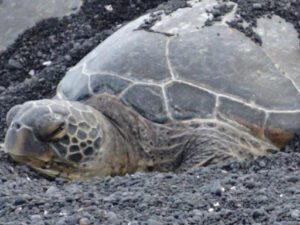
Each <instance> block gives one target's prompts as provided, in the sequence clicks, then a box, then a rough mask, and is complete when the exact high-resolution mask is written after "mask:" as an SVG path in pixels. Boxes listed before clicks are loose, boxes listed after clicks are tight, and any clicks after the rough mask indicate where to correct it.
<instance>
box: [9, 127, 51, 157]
mask: <svg viewBox="0 0 300 225" xmlns="http://www.w3.org/2000/svg"><path fill="white" fill-rule="evenodd" d="M4 149H5V151H6V152H7V153H9V154H10V155H11V156H12V157H13V158H15V159H16V160H17V161H21V158H22V157H25V158H29V157H33V158H36V159H39V160H42V161H46V162H47V161H49V160H50V159H51V158H52V154H51V151H49V150H48V151H47V149H48V148H46V145H45V144H44V143H42V142H40V141H39V140H38V139H37V138H36V137H35V136H34V134H33V132H32V131H31V130H29V129H27V128H24V127H22V128H20V129H17V128H15V127H14V126H10V127H9V129H8V131H7V133H6V136H5V142H4Z"/></svg>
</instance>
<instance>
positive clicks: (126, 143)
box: [5, 0, 300, 179]
mask: <svg viewBox="0 0 300 225" xmlns="http://www.w3.org/2000/svg"><path fill="white" fill-rule="evenodd" d="M216 4H218V3H216V2H214V1H208V0H206V1H204V0H203V1H202V2H200V3H199V2H198V3H196V2H193V4H192V6H191V7H188V8H183V9H178V10H177V11H175V12H173V13H171V14H168V15H166V14H164V13H163V12H156V13H154V14H155V18H159V19H157V20H154V19H153V14H148V15H145V16H142V17H141V18H138V19H137V20H135V21H133V22H131V23H129V24H127V25H126V26H124V27H123V28H121V29H120V30H119V31H117V32H116V33H114V34H113V35H112V36H111V37H109V38H108V39H107V40H105V41H104V42H103V43H101V44H100V45H99V46H98V47H97V48H96V49H94V50H93V51H92V52H91V53H89V54H88V55H87V56H86V57H85V58H83V59H82V60H81V61H80V62H79V63H78V64H77V65H76V66H75V67H74V68H72V69H70V70H69V71H68V73H67V74H66V76H65V77H64V78H63V79H62V81H61V82H60V84H59V85H58V89H57V95H56V96H55V97H54V98H53V99H47V100H38V101H29V102H26V103H24V104H23V105H17V106H15V107H13V108H12V109H11V110H10V111H9V113H8V115H7V123H8V126H9V128H8V131H7V134H6V138H5V149H6V151H7V152H8V153H9V154H10V155H11V156H12V157H13V158H14V159H15V160H17V161H20V162H24V163H26V164H28V165H29V166H31V167H33V168H35V169H37V170H38V171H40V172H42V173H46V174H48V175H52V176H57V175H60V176H63V177H68V178H70V179H76V178H84V177H91V176H105V175H123V174H126V173H134V172H136V171H152V170H158V171H176V170H178V171H180V170H181V171H184V170H187V169H188V168H191V167H196V166H206V165H209V164H213V163H221V162H227V161H229V160H232V159H246V158H253V157H256V156H259V155H265V154H266V153H267V152H268V151H269V150H278V149H279V148H280V147H282V146H283V145H285V144H286V143H287V142H288V141H289V140H290V139H291V138H292V137H293V135H294V133H295V131H296V130H297V129H299V128H300V76H299V74H300V73H299V71H300V66H299V60H300V51H299V43H298V39H297V33H296V31H295V30H294V28H293V26H292V25H291V24H289V23H287V22H285V21H284V20H282V19H281V18H279V17H277V16H273V17H272V18H262V19H260V20H259V21H258V24H257V28H256V32H257V33H258V34H259V35H260V36H261V38H262V41H263V44H262V46H259V45H257V44H255V43H254V42H252V41H251V40H250V39H249V38H248V37H246V36H245V35H244V34H243V33H241V32H239V31H237V30H235V29H232V28H230V27H229V26H228V25H226V21H227V20H230V19H232V18H233V17H234V15H235V10H236V5H234V4H233V11H232V12H230V13H228V14H226V15H224V16H223V20H222V21H220V22H218V23H215V24H214V25H213V26H209V27H205V26H203V25H204V23H205V21H206V20H207V19H208V18H209V17H210V14H208V13H207V9H211V8H212V7H213V6H214V5H216ZM279 21H281V22H280V23H279ZM145 25H147V26H149V27H150V28H149V27H148V29H146V30H145V29H143V28H145ZM287 33H288V35H286V34H287Z"/></svg>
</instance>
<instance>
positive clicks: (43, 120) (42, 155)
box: [5, 100, 103, 177]
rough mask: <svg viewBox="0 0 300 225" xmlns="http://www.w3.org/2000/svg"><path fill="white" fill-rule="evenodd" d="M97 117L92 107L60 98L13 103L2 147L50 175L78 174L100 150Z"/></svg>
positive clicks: (18, 158)
mask: <svg viewBox="0 0 300 225" xmlns="http://www.w3.org/2000/svg"><path fill="white" fill-rule="evenodd" d="M100 117H101V114H100V113H99V112H98V111H96V110H95V109H94V108H92V107H89V106H86V105H84V104H81V103H78V102H70V101H63V100H39V101H30V102H26V103H24V104H23V105H17V106H14V107H13V108H12V109H11V110H10V111H9V112H8V114H7V118H6V120H7V124H8V126H9V128H8V130H7V133H6V137H5V150H6V151H7V152H8V153H9V154H10V155H11V156H12V158H13V159H15V160H16V161H20V162H23V163H26V164H27V165H29V166H31V167H33V168H34V169H36V170H39V171H40V172H42V173H46V174H47V175H50V176H57V175H62V176H66V177H72V176H73V175H74V174H75V173H78V174H81V172H79V171H84V170H85V167H86V165H88V163H87V162H89V161H95V158H96V156H97V155H98V153H99V151H100V149H101V146H102V141H103V134H102V129H101V127H102V123H101V122H102V121H101V118H100ZM89 164H90V162H89ZM74 176H75V175H74Z"/></svg>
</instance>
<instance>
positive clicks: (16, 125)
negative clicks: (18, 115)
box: [12, 123, 21, 130]
mask: <svg viewBox="0 0 300 225" xmlns="http://www.w3.org/2000/svg"><path fill="white" fill-rule="evenodd" d="M12 127H13V128H15V129H17V130H19V129H20V128H21V124H19V123H13V124H12Z"/></svg>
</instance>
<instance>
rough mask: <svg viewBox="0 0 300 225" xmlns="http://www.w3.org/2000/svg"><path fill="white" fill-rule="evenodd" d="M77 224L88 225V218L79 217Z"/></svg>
mask: <svg viewBox="0 0 300 225" xmlns="http://www.w3.org/2000/svg"><path fill="white" fill-rule="evenodd" d="M79 225H90V220H89V219H88V218H85V217H83V218H80V219H79Z"/></svg>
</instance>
